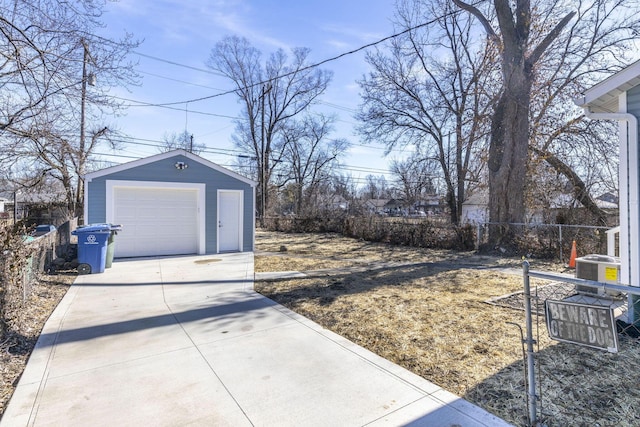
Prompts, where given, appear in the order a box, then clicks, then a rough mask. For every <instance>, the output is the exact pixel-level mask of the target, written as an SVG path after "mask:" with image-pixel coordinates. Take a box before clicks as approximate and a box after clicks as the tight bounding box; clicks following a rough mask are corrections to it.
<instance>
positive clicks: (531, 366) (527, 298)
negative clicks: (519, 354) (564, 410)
mask: <svg viewBox="0 0 640 427" xmlns="http://www.w3.org/2000/svg"><path fill="white" fill-rule="evenodd" d="M522 270H523V279H524V312H525V323H526V328H527V337H526V339H525V342H526V344H527V378H528V381H527V383H528V384H527V387H528V388H527V395H528V396H529V399H528V401H529V425H530V426H535V425H536V424H537V414H536V413H537V410H536V403H537V402H536V399H537V396H536V375H535V361H534V354H533V344H534V343H535V340H534V339H533V321H532V316H531V286H530V283H529V261H524V262H523V263H522Z"/></svg>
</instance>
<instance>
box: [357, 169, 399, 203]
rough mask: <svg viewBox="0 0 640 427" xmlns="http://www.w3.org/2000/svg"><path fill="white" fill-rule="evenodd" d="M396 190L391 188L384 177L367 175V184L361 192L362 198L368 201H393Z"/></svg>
mask: <svg viewBox="0 0 640 427" xmlns="http://www.w3.org/2000/svg"><path fill="white" fill-rule="evenodd" d="M393 193H394V190H393V188H391V186H390V185H389V183H388V182H387V179H386V178H385V177H384V175H379V176H374V175H367V176H366V178H365V184H364V186H363V187H362V189H361V191H360V196H361V197H363V198H365V199H368V200H373V199H391V198H393Z"/></svg>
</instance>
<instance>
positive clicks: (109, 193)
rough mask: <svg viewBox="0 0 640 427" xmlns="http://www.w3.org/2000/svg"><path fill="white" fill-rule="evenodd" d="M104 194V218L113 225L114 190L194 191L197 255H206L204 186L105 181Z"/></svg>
mask: <svg viewBox="0 0 640 427" xmlns="http://www.w3.org/2000/svg"><path fill="white" fill-rule="evenodd" d="M105 184H106V194H105V206H106V210H107V211H106V212H105V217H106V220H107V222H108V223H113V221H114V218H115V211H114V205H113V202H114V193H115V191H114V190H115V189H116V188H155V189H173V190H176V189H177V190H191V191H193V190H195V191H196V199H197V205H198V207H197V208H198V215H197V222H198V223H197V227H198V243H197V247H198V255H204V254H205V253H206V242H207V234H206V232H207V228H206V223H207V221H206V218H207V217H206V206H207V205H206V188H207V186H206V184H199V183H195V182H162V181H120V180H107V181H106V182H105Z"/></svg>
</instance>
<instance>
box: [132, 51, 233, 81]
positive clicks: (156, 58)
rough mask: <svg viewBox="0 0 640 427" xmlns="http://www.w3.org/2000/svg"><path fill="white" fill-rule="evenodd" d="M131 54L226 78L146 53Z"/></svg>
mask: <svg viewBox="0 0 640 427" xmlns="http://www.w3.org/2000/svg"><path fill="white" fill-rule="evenodd" d="M132 53H134V54H136V55H138V56H142V57H144V58H149V59H153V60H154V61H160V62H165V63H167V64H171V65H175V66H176V67H183V68H188V69H190V70H195V71H200V72H202V73H207V74H212V75H214V76H218V77H227V76H226V75H224V74H222V73H218V72H215V71H211V70H205V69H203V68H197V67H192V66H191V65H185V64H180V63H179V62H174V61H170V60H168V59H163V58H158V57H157V56H152V55H147V54H146V53H141V52H137V51H135V50H134V51H133V52H132Z"/></svg>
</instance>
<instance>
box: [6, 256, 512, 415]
mask: <svg viewBox="0 0 640 427" xmlns="http://www.w3.org/2000/svg"><path fill="white" fill-rule="evenodd" d="M252 289H253V254H251V253H242V254H224V255H209V256H197V257H196V256H193V257H176V258H161V259H139V260H130V261H117V262H115V263H114V264H113V267H112V268H110V269H108V270H107V271H106V272H105V273H103V274H94V275H87V276H80V277H78V280H77V281H76V283H75V284H74V285H73V286H72V287H71V289H70V290H69V292H68V293H67V295H66V296H65V297H64V299H63V300H62V302H61V303H60V305H59V306H58V308H57V309H56V310H55V312H54V313H53V315H52V316H51V318H50V319H49V321H48V322H47V324H46V326H45V328H44V330H43V332H42V335H41V337H40V340H39V341H38V344H37V346H36V349H35V350H34V352H33V354H32V356H31V359H30V360H29V363H28V365H27V368H26V370H25V372H24V374H23V376H22V378H21V379H20V383H19V385H18V388H17V390H16V392H15V394H14V396H13V398H12V400H11V402H10V403H9V406H8V408H7V410H6V412H5V414H4V416H3V417H2V420H0V426H2V427H9V426H116V425H117V426H140V425H154V426H182V425H194V426H198V425H202V426H218V425H220V426H225V425H228V426H244V425H247V426H250V425H256V426H365V425H367V426H369V425H371V426H379V425H385V426H386V425H389V426H395V425H416V426H418V425H424V426H492V427H493V426H506V425H508V424H506V423H505V422H504V421H502V420H500V419H498V418H496V417H494V416H493V415H491V414H489V413H487V412H486V411H484V410H482V409H480V408H478V407H477V406H474V405H472V404H470V403H468V402H466V401H465V400H463V399H460V398H458V397H457V396H455V395H453V394H451V393H449V392H447V391H445V390H442V389H441V388H439V387H437V386H435V385H433V384H431V383H430V382H428V381H426V380H424V379H422V378H420V377H418V376H417V375H414V374H412V373H410V372H409V371H407V370H405V369H403V368H400V367H399V366H397V365H394V364H392V363H391V362H389V361H387V360H385V359H382V358H380V357H378V356H376V355H375V354H373V353H371V352H369V351H367V350H365V349H363V348H361V347H359V346H357V345H355V344H353V343H351V342H350V341H347V340H346V339H344V338H342V337H340V336H338V335H336V334H334V333H332V332H329V331H327V330H325V329H323V328H322V327H320V326H319V325H317V324H315V323H313V322H311V321H310V320H308V319H306V318H304V317H302V316H299V315H297V314H295V313H293V312H291V311H290V310H288V309H286V308H284V307H282V306H280V305H278V304H276V303H274V302H273V301H271V300H270V299H268V298H265V297H263V296H261V295H259V294H257V293H255V292H254V291H253V290H252Z"/></svg>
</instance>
